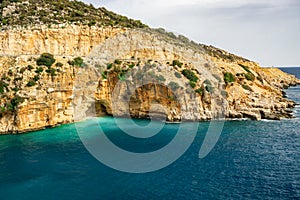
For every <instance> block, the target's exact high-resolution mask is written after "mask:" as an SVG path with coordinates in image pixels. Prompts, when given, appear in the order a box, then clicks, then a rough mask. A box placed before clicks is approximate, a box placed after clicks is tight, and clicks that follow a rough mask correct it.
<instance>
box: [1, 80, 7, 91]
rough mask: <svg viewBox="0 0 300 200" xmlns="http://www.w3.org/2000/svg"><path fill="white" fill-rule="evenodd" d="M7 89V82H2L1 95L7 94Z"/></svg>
mask: <svg viewBox="0 0 300 200" xmlns="http://www.w3.org/2000/svg"><path fill="white" fill-rule="evenodd" d="M7 87H8V85H7V84H6V83H5V82H3V81H0V94H3V93H4V92H5V89H6V90H7V89H8V88H7Z"/></svg>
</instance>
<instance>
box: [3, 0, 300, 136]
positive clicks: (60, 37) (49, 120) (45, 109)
mask: <svg viewBox="0 0 300 200" xmlns="http://www.w3.org/2000/svg"><path fill="white" fill-rule="evenodd" d="M40 8H43V9H40ZM1 9H2V15H1V19H2V25H1V29H2V30H1V32H0V54H1V55H2V56H0V77H1V81H0V95H1V99H0V106H1V107H0V133H22V132H27V131H32V130H38V129H43V128H45V127H53V126H56V125H59V124H65V123H71V122H74V121H80V120H84V119H85V118H87V117H90V116H103V115H113V116H117V117H129V116H131V117H134V118H149V117H153V118H160V119H166V120H167V121H184V120H188V121H199V120H213V119H220V118H221V119H223V118H227V119H229V118H250V119H254V120H260V119H277V120H278V119H281V118H290V117H293V115H292V112H291V110H290V108H293V107H294V106H295V103H294V102H292V101H290V100H287V99H286V98H285V95H284V91H283V90H284V89H285V88H287V87H289V86H291V85H296V84H299V83H300V80H298V79H297V78H295V77H294V76H292V75H288V74H286V73H283V72H282V71H280V70H278V69H275V68H261V67H260V66H259V65H258V64H257V63H255V62H252V61H249V60H247V59H245V58H241V57H239V56H236V55H233V54H231V53H228V52H226V51H224V50H221V49H218V48H215V47H212V46H207V45H203V44H197V43H195V42H193V41H190V40H189V39H188V38H186V37H184V36H175V35H174V34H172V33H168V32H166V31H164V30H163V29H157V30H153V29H150V28H148V27H147V26H146V25H143V24H142V23H141V22H139V21H135V20H132V19H128V18H126V17H123V16H120V15H117V14H114V13H112V12H109V11H107V10H106V9H104V8H94V7H93V6H91V5H86V4H84V3H81V2H78V1H67V0H62V1H56V2H52V1H46V0H44V1H35V0H29V1H3V2H2V4H1ZM58 13H59V14H58ZM76 13H77V14H76ZM20 18H21V19H22V20H20Z"/></svg>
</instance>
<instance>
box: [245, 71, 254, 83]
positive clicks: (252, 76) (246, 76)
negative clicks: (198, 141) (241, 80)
mask: <svg viewBox="0 0 300 200" xmlns="http://www.w3.org/2000/svg"><path fill="white" fill-rule="evenodd" d="M245 78H246V79H247V80H248V81H254V80H255V76H254V75H253V74H252V73H247V74H245Z"/></svg>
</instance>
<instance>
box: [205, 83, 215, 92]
mask: <svg viewBox="0 0 300 200" xmlns="http://www.w3.org/2000/svg"><path fill="white" fill-rule="evenodd" d="M205 89H206V91H207V92H210V93H211V92H214V87H213V86H212V85H207V86H205Z"/></svg>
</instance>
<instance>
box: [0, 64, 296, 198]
mask: <svg viewBox="0 0 300 200" xmlns="http://www.w3.org/2000/svg"><path fill="white" fill-rule="evenodd" d="M292 71H293V72H294V73H298V74H299V69H292ZM299 94H300V87H294V88H290V89H289V90H287V95H288V96H289V98H292V99H294V100H295V101H297V102H298V103H300V95H299ZM294 111H295V113H296V115H297V118H296V119H292V120H282V121H228V122H226V123H225V126H224V129H223V131H222V134H221V136H220V139H219V141H218V143H217V145H216V146H215V148H214V149H213V150H212V151H211V152H210V154H209V155H208V156H207V157H205V158H204V159H199V157H198V153H199V149H200V146H201V145H202V143H203V139H204V136H205V133H206V130H207V128H208V126H209V122H203V123H199V129H198V133H197V135H196V138H195V140H194V142H193V143H192V145H191V146H190V148H189V149H188V150H187V151H186V152H185V154H184V155H183V156H182V157H180V159H178V160H177V161H175V162H174V163H173V164H171V165H170V166H168V167H166V168H164V169H161V170H159V171H155V172H150V173H144V174H130V173H124V172H119V171H116V170H114V169H111V168H109V167H107V166H105V165H103V164H101V163H100V162H99V161H97V160H96V159H95V158H94V157H93V156H92V155H90V154H89V152H88V151H87V150H86V149H85V147H84V146H83V144H82V142H81V140H80V139H79V136H78V134H77V132H76V129H75V125H74V124H71V125H64V126H60V127H57V128H54V129H47V130H43V131H38V132H34V133H30V134H25V135H6V136H1V137H0V199H30V200H35V199H75V200H76V199H81V200H82V199H300V131H299V129H300V108H299V107H297V108H296V109H295V110H294ZM99 122H100V124H101V126H102V127H104V129H105V133H106V135H107V136H108V137H109V138H110V139H111V140H112V141H114V143H115V144H117V145H119V146H121V147H122V148H124V149H127V150H131V151H134V152H149V151H153V150H156V149H160V148H162V147H164V146H165V145H166V144H168V143H169V142H170V141H171V140H172V139H173V138H174V135H175V134H176V132H177V128H178V127H179V126H180V124H168V125H166V126H165V127H164V129H163V130H162V131H161V133H160V134H158V135H157V136H155V137H153V138H150V139H149V140H146V139H144V140H141V139H132V138H130V137H128V136H125V135H124V134H123V133H122V131H120V130H119V129H118V127H117V126H116V125H115V124H114V119H113V118H109V117H105V118H99ZM125 123H126V121H125ZM137 123H138V124H140V125H146V124H147V123H148V121H146V120H137ZM80 124H81V125H85V126H86V128H87V129H86V130H87V131H86V134H87V137H93V136H95V135H96V134H97V133H95V132H94V131H93V130H95V129H94V128H95V126H97V125H96V124H93V123H92V122H91V121H86V122H82V123H80ZM186 134H187V137H189V133H188V132H187V133H186Z"/></svg>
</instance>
